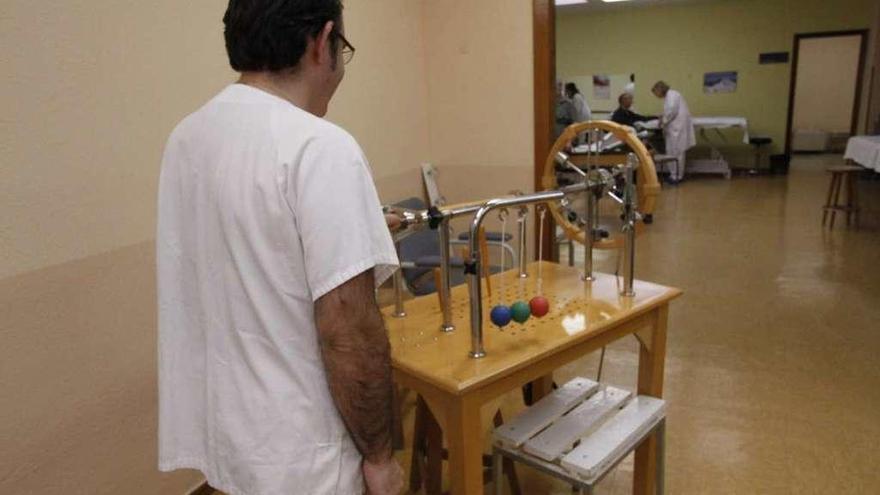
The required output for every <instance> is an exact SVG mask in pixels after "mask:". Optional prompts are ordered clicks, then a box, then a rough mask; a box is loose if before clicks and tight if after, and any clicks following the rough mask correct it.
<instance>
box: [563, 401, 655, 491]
mask: <svg viewBox="0 0 880 495" xmlns="http://www.w3.org/2000/svg"><path fill="white" fill-rule="evenodd" d="M665 414H666V402H664V401H663V400H661V399H656V398H654V397H647V396H639V397H636V398H635V399H633V400H632V401H631V402H630V403H629V404H627V405H626V407H624V408H623V409H622V410H620V411H619V412H618V413H617V414H615V415H614V416H612V417H611V419H609V420H608V421H607V422H605V424H603V425H602V426H601V428H599V429H598V430H596V431H595V432H594V433H593V434H592V435H590V436H588V437H586V438H583V439H582V440H581V443H580V445H578V446H577V447H576V448H575V449H574V450H572V451H571V452H569V453H568V455H566V456H565V457H563V458H562V461H561V464H562V467H564V468H565V469H567V470H568V471H569V472H571V473H573V474H575V475H577V476H579V477H580V478H583V479H587V480H590V479H595V478H596V477H598V476H601V475H602V473H604V472H605V470H607V469H608V468H610V467H611V466H612V465H613V463H614V462H615V461H616V460H617V459H618V458H620V457H621V456H622V454H623V453H624V452H627V451H629V450H630V449H632V448H633V447H634V446H635V443H636V442H638V441H639V439H641V438H642V437H643V436H644V435H645V434H646V433H647V432H648V431H650V430H651V428H653V427H654V426H656V425H657V423H658V422H659V421H660V420H662V419H663V417H664V416H665Z"/></svg>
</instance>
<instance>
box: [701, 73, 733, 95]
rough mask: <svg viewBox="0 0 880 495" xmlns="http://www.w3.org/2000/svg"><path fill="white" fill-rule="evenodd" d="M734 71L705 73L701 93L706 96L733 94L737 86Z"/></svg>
mask: <svg viewBox="0 0 880 495" xmlns="http://www.w3.org/2000/svg"><path fill="white" fill-rule="evenodd" d="M737 78H738V76H737V73H736V71H727V72H707V73H706V74H705V75H703V92H704V93H706V94H716V93H733V92H735V91H736V84H737Z"/></svg>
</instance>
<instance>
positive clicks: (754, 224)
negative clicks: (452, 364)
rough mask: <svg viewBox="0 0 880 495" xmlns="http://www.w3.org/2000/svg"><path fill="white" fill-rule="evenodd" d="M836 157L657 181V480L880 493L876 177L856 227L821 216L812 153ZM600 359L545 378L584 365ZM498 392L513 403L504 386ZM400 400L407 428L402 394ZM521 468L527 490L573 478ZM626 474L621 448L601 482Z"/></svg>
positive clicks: (629, 348)
mask: <svg viewBox="0 0 880 495" xmlns="http://www.w3.org/2000/svg"><path fill="white" fill-rule="evenodd" d="M840 161H841V159H840V157H835V156H812V157H807V158H797V159H796V160H795V161H794V163H793V164H792V169H791V173H790V174H789V175H788V176H787V177H764V176H761V177H740V178H734V179H733V180H731V181H725V180H721V179H716V178H703V179H696V180H691V181H688V182H685V183H684V184H682V185H680V186H679V187H676V188H664V190H663V193H662V195H661V200H660V205H659V210H658V212H657V214H656V221H655V224H654V225H653V226H652V227H651V228H650V232H649V233H648V234H647V235H645V236H642V237H640V239H639V241H638V246H637V249H638V253H637V271H636V273H637V276H638V277H639V278H642V279H646V280H650V281H654V282H658V283H663V284H667V285H673V286H677V287H681V288H683V289H684V290H685V295H684V297H683V298H681V299H679V300H678V301H676V302H675V303H674V304H673V308H672V311H671V316H670V319H671V321H670V327H669V328H670V332H669V343H668V357H667V365H666V396H665V397H666V399H667V400H668V401H669V412H668V449H667V493H671V494H675V495H678V494H811V493H833V494H850V493H852V494H869V493H880V488H878V487H880V469H878V467H877V465H878V463H880V362H878V351H880V180H874V181H870V180H868V181H862V182H861V183H860V191H861V195H862V201H863V208H864V209H865V210H866V211H865V212H863V215H862V217H863V218H862V224H863V225H862V228H861V229H860V230H847V229H845V227H844V224H845V222H840V220H841V219H840V218H838V225H837V227H836V228H835V230H834V231H833V232H829V231H827V230H823V229H822V228H821V225H820V223H821V204H822V203H823V202H824V196H825V191H826V188H827V186H828V180H829V179H828V176H827V175H826V174H825V172H824V167H825V166H827V165H833V164H838V163H840ZM582 256H583V254H580V257H581V258H582ZM564 258H565V257H563V259H564ZM605 258H606V259H602V257H601V256H600V257H599V261H598V263H599V266H600V267H602V266H604V267H606V268H610V269H612V270H613V265H614V262H613V259H607V257H605ZM637 356H638V355H637V343H636V342H635V341H634V340H624V341H620V342H618V343H616V344H614V345H613V346H612V347H610V348H609V351H608V354H607V355H606V362H605V369H604V376H603V380H604V381H607V382H610V383H613V384H616V385H621V386H626V387H630V388H632V387H634V385H635V381H636V364H637ZM597 363H598V355H593V356H588V357H586V358H584V359H583V360H581V361H578V362H576V363H574V364H572V365H570V366H567V367H565V368H563V369H561V370H560V371H559V372H558V373H557V374H556V378H557V381H564V380H566V379H567V378H570V377H572V376H575V375H585V376H595V373H596V370H597ZM501 407H502V411H503V412H504V413H505V415H512V414H515V413H516V411H518V410H520V409H521V408H522V407H523V406H522V403H521V398H520V397H519V396H518V394H515V393H513V394H510V395H509V396H507V397H505V398H504V400H503V401H502V402H501ZM405 412H406V428H407V430H406V431H407V436H408V438H407V439H408V440H409V435H410V433H411V428H412V401H411V399H410V400H408V401H407V402H406V403H405ZM489 413H490V411H487V414H484V416H485V417H491V414H489ZM486 428H487V430H488V429H489V425H488V424H487V425H486ZM409 455H410V452H409V451H408V450H407V451H404V452H401V453H400V454H399V458H400V459H401V462H402V463H403V465H404V466H405V467H408V464H409ZM519 473H520V480H521V485H522V487H523V489H524V493H526V494H560V495H569V494H570V493H571V489H570V488H569V487H567V486H565V485H562V484H559V483H555V482H553V481H551V480H548V479H547V478H545V477H544V476H542V475H540V474H538V473H535V472H532V471H529V470H527V469H525V468H522V467H520V468H519ZM631 476H632V464H631V460H627V461H625V462H624V463H622V464H621V465H620V466H619V467H618V468H617V469H616V470H615V471H614V472H613V473H612V474H611V475H609V476H608V477H607V478H606V479H605V480H604V481H603V482H602V484H601V486H600V489H599V490H598V493H600V494H603V495H608V494H613V495H618V494H626V493H630V489H631V488H630V485H631Z"/></svg>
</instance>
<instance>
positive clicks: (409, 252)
mask: <svg viewBox="0 0 880 495" xmlns="http://www.w3.org/2000/svg"><path fill="white" fill-rule="evenodd" d="M394 206H400V207H402V208H408V209H411V210H424V209H425V208H427V206H426V205H425V202H424V201H423V200H422V199H421V198H416V197H412V198H407V199H405V200H403V201H401V202H399V203H395V205H394ZM439 255H440V235H439V234H438V233H437V231H436V230H422V231H420V232H416V233H415V234H413V235H411V236H408V237H406V238H405V239H403V240H402V241H400V259H401V261H412V260H415V259H417V258H420V257H422V256H439ZM430 271H431V269H430V268H411V269H405V270H403V278H404V279H405V280H406V283H407V285H409V287H410V289H411V290H412V288H413V286H414V284H415V282H416V280H417V279H418V278H419V277H421V276H423V275H424V274H426V273H428V272H430Z"/></svg>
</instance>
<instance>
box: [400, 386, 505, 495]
mask: <svg viewBox="0 0 880 495" xmlns="http://www.w3.org/2000/svg"><path fill="white" fill-rule="evenodd" d="M493 422H494V424H495V427H496V428H497V427H498V426H501V424H502V423H503V422H504V421H503V418H502V416H501V411H497V412H496V413H495V417H494V418H493ZM447 458H448V455H447V452H446V449H444V448H443V430H442V429H441V428H440V425H439V423H437V419H436V418H434V415H433V414H431V410H430V409H429V408H428V405H427V403H425V401H424V399H422V397H421V396H419V397H418V398H417V399H416V418H415V426H414V427H413V452H412V463H411V464H410V473H409V490H410V492H411V493H415V492H417V491H419V490H420V489H421V488H422V485H424V486H425V494H426V495H442V493H443V461H444V460H446V459H447ZM483 465H484V466H485V468H487V470H491V469H493V463H492V457H490V456H483ZM497 469H498V471H497V476H499V477H500V476H502V475H504V476H506V477H507V481H508V483H510V492H511V494H513V495H521V493H522V492H521V491H520V488H519V479H518V478H517V476H516V470H515V468H514V466H513V461H511V460H505V461H504V462H503V463H502V465H501V466H498V468H497ZM492 474H493V473H492V472H491V471H487V472H486V473H485V475H484V481H485V482H488V481H489V480H491V479H492V477H491V476H492Z"/></svg>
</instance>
